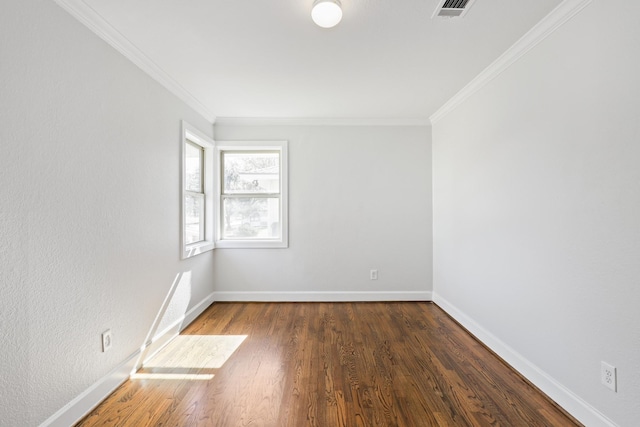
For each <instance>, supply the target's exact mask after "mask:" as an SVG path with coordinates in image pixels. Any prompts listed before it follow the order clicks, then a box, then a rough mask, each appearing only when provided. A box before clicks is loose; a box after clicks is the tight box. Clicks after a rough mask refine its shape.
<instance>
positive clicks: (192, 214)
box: [184, 194, 204, 245]
mask: <svg viewBox="0 0 640 427" xmlns="http://www.w3.org/2000/svg"><path fill="white" fill-rule="evenodd" d="M184 229H185V232H184V238H185V244H187V245H188V244H190V243H195V242H200V241H202V240H204V195H203V194H187V195H186V196H185V198H184Z"/></svg>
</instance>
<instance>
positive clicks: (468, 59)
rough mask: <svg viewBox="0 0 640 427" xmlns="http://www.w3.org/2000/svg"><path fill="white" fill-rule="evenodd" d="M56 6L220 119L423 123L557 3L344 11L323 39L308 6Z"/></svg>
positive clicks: (500, 0)
mask: <svg viewBox="0 0 640 427" xmlns="http://www.w3.org/2000/svg"><path fill="white" fill-rule="evenodd" d="M56 1H58V2H59V3H67V6H68V5H69V4H71V5H72V6H73V4H74V3H75V6H74V7H75V8H76V11H82V10H84V12H80V14H85V15H87V14H88V13H87V11H90V12H91V13H90V14H92V15H93V23H94V24H93V26H94V27H95V26H96V24H95V23H96V22H99V23H98V24H97V25H98V26H99V27H102V30H104V27H108V31H107V32H110V33H111V34H115V35H117V38H119V39H120V40H124V43H123V42H120V45H121V47H122V46H124V48H125V50H129V51H130V52H129V55H128V56H129V57H131V56H132V55H133V56H136V55H137V56H138V57H140V56H142V57H143V60H144V61H145V62H146V63H147V64H151V65H152V66H153V68H154V69H155V70H156V74H158V73H160V74H162V75H164V76H165V77H166V79H168V80H169V81H171V84H170V85H168V86H169V87H171V86H172V89H173V90H174V92H176V91H177V92H182V97H183V98H184V97H185V94H188V95H187V97H190V98H191V99H192V100H193V101H194V102H195V103H197V104H200V105H201V106H202V107H203V108H201V111H202V110H205V111H208V112H210V114H211V115H215V116H217V117H234V118H287V119H290V118H315V119H362V118H367V119H384V120H424V121H426V120H427V118H428V117H429V116H430V115H432V114H433V113H434V112H435V111H436V110H437V109H438V108H439V107H441V106H442V105H443V104H444V103H445V102H446V101H447V100H448V99H449V98H451V97H452V96H453V95H454V94H455V93H456V92H458V91H459V90H460V89H461V88H462V87H463V86H464V85H465V84H467V83H468V82H469V81H471V80H472V79H473V78H474V77H475V76H477V75H478V74H479V73H480V72H481V71H482V70H483V69H484V68H486V67H487V66H488V65H489V64H491V63H492V62H493V61H494V60H495V59H496V58H498V57H499V56H500V54H502V53H503V52H504V51H505V50H507V49H508V48H509V47H510V46H511V45H513V44H514V43H515V42H516V41H517V40H518V39H519V38H520V37H521V36H523V35H524V34H525V33H526V32H527V31H528V30H530V29H531V28H532V27H533V26H534V25H535V24H536V23H537V22H538V21H540V20H541V19H542V18H543V17H544V16H546V15H547V14H548V13H549V12H551V10H553V9H554V8H555V7H556V6H557V5H558V4H560V3H561V1H560V0H517V1H515V0H476V1H475V3H474V4H473V6H472V7H471V8H470V10H469V12H468V13H467V14H466V16H465V17H463V18H458V19H442V18H436V19H431V15H432V13H433V11H434V10H435V7H436V6H437V4H438V0H342V5H343V11H344V17H343V20H342V22H341V23H340V24H338V26H337V27H334V28H332V29H322V28H319V27H317V26H315V25H314V24H313V22H312V21H311V17H310V11H311V5H312V3H313V0H56ZM87 6H89V7H87ZM76 16H78V13H76ZM85 23H87V22H86V21H85ZM90 27H91V25H90ZM93 29H94V30H96V28H93ZM114 30H115V31H114ZM96 32H98V33H99V32H100V31H96ZM121 50H122V49H121ZM132 52H133V53H132ZM156 77H157V76H156Z"/></svg>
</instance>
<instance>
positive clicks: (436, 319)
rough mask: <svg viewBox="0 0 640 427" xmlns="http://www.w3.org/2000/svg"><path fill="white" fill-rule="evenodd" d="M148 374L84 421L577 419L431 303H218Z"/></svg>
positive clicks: (496, 422)
mask: <svg viewBox="0 0 640 427" xmlns="http://www.w3.org/2000/svg"><path fill="white" fill-rule="evenodd" d="M235 336H246V338H244V340H243V341H242V342H241V344H240V345H239V346H238V347H237V348H235V347H233V346H234V345H235V344H237V343H238V342H239V340H241V339H242V337H240V338H238V337H235ZM234 348H235V350H234ZM232 351H233V352H232ZM231 352H232V353H231ZM227 353H230V356H229V357H228V359H227V360H226V361H225V362H224V364H222V365H220V366H219V363H218V362H219V361H220V360H221V359H224V356H225V355H227ZM139 374H141V375H139V376H138V377H135V378H136V379H131V380H129V381H127V382H126V383H125V384H123V385H122V386H121V387H120V388H119V389H118V390H116V391H115V392H114V393H113V394H112V395H111V396H110V397H109V398H108V399H106V400H105V401H104V402H103V403H102V404H101V405H100V406H98V407H97V408H96V409H95V410H94V411H93V412H92V413H91V414H89V415H88V416H87V417H85V419H84V420H82V421H81V422H80V423H78V426H81V427H90V426H135V427H138V426H197V427H214V426H215V427H227V426H229V427H235V426H256V427H261V426H262V427H302V426H312V427H341V426H344V427H360V426H361V427H369V426H398V427H422V426H424V427H429V426H473V427H475V426H527V427H529V426H579V425H580V424H578V423H577V422H576V421H575V420H573V419H572V418H570V417H569V416H567V415H566V414H565V413H564V412H563V411H562V410H561V409H559V408H558V407H557V406H556V405H555V404H554V403H553V402H551V401H550V400H549V399H548V398H546V397H545V396H544V395H542V394H541V393H540V392H539V391H538V390H537V389H536V388H534V387H532V386H531V385H530V384H529V383H528V382H527V381H525V380H524V379H523V378H522V377H521V376H520V375H518V374H517V373H516V372H515V371H513V370H512V369H510V368H509V367H508V366H506V365H505V364H504V362H502V361H501V360H500V359H499V358H497V357H496V356H495V355H494V354H493V353H491V352H490V351H489V350H487V349H486V348H485V347H484V346H483V345H482V344H481V343H479V342H478V341H477V340H475V339H474V338H473V337H472V336H471V335H469V334H468V333H467V332H466V331H465V330H464V329H463V328H461V327H460V326H459V325H458V324H457V323H456V322H454V321H453V320H452V319H451V318H449V317H448V316H447V315H446V313H444V312H443V311H442V310H441V309H440V308H439V307H437V306H436V305H434V304H432V303H402V302H397V303H396V302H394V303H217V304H214V305H213V306H211V307H210V308H209V309H208V310H207V311H206V312H205V313H203V315H202V316H200V317H199V318H198V319H197V320H196V321H195V322H194V323H193V324H191V325H190V326H189V327H188V328H187V329H186V330H185V331H184V332H183V334H181V336H180V337H179V338H178V339H176V340H175V341H174V342H173V343H172V345H170V346H167V347H166V348H165V349H163V351H161V352H160V353H159V354H158V355H156V356H154V358H153V359H152V360H151V361H149V362H148V363H147V364H146V366H145V367H144V368H143V369H142V370H141V371H140V372H139ZM143 375H148V376H150V377H148V378H147V377H143ZM159 375H160V377H158V376H159ZM211 376H212V377H211ZM140 378H142V379H140ZM167 378H172V379H167Z"/></svg>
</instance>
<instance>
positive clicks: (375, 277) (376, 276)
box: [369, 270, 378, 280]
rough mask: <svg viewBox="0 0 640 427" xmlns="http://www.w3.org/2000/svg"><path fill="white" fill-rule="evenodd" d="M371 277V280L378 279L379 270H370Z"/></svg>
mask: <svg viewBox="0 0 640 427" xmlns="http://www.w3.org/2000/svg"><path fill="white" fill-rule="evenodd" d="M369 278H370V279H371V280H378V270H371V271H370V272H369Z"/></svg>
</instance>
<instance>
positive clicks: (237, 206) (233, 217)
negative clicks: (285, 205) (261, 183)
mask: <svg viewBox="0 0 640 427" xmlns="http://www.w3.org/2000/svg"><path fill="white" fill-rule="evenodd" d="M222 216H223V218H222V221H223V227H222V228H223V230H222V237H223V238H224V239H275V238H279V237H280V199H279V198H277V197H225V198H224V199H223V201H222Z"/></svg>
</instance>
